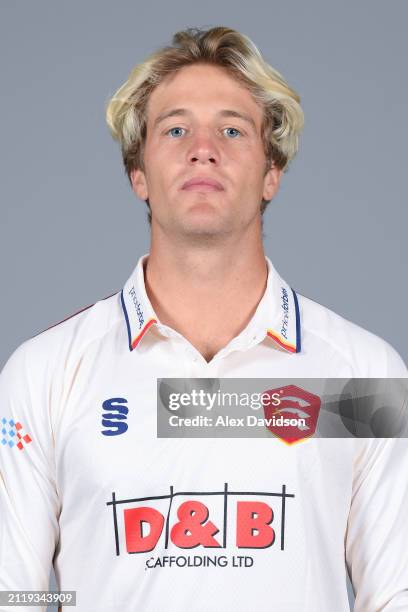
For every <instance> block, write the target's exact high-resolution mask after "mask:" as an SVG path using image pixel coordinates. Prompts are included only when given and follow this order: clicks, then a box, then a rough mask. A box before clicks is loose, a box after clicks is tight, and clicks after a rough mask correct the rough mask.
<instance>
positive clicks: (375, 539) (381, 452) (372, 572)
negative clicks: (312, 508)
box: [345, 438, 408, 612]
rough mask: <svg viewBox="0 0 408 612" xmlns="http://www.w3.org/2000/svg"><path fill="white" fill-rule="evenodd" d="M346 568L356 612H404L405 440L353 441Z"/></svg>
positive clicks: (407, 530) (407, 532)
mask: <svg viewBox="0 0 408 612" xmlns="http://www.w3.org/2000/svg"><path fill="white" fill-rule="evenodd" d="M356 444H358V445H359V448H360V450H359V451H358V452H357V453H356V458H355V463H354V477H353V489H352V499H351V507H350V512H349V517H348V523H347V530H346V536H345V552H346V564H347V568H348V571H349V575H350V580H351V582H352V585H353V589H354V593H355V597H356V600H355V607H354V612H380V611H381V612H403V611H405V612H406V611H407V610H408V487H407V474H408V439H406V438H397V439H384V438H382V439H370V440H364V441H362V440H359V441H356Z"/></svg>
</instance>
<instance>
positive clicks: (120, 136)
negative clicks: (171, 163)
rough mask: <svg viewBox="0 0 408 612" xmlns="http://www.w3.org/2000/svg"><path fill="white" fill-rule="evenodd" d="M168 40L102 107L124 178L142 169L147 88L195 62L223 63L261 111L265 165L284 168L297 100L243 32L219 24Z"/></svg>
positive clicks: (292, 151) (293, 145)
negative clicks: (120, 152) (122, 167)
mask: <svg viewBox="0 0 408 612" xmlns="http://www.w3.org/2000/svg"><path fill="white" fill-rule="evenodd" d="M172 43H173V44H172V45H171V46H167V47H163V48H161V49H159V50H158V51H156V52H155V53H153V54H152V55H150V56H149V57H148V58H147V59H146V60H145V61H144V62H142V63H141V64H138V65H137V66H135V67H134V68H133V70H132V71H131V73H130V75H129V78H128V79H127V81H126V82H125V83H124V84H123V85H122V86H121V87H120V88H119V89H118V90H117V91H116V93H115V94H114V95H113V97H112V98H111V99H110V101H109V102H108V104H107V107H106V121H107V123H108V126H109V129H110V132H111V134H112V136H113V138H114V139H115V140H117V141H118V142H119V143H120V145H121V149H122V157H123V163H124V166H125V170H126V174H127V176H128V178H129V180H130V173H131V171H132V170H133V169H136V168H141V169H142V170H143V169H144V165H143V148H144V142H145V138H146V108H147V103H148V100H149V96H150V94H151V92H152V91H153V89H154V88H155V87H157V85H159V83H161V82H162V80H163V79H165V78H166V77H167V76H169V75H170V74H171V73H174V72H175V71H177V70H179V69H181V68H183V67H184V66H188V65H191V64H195V63H205V64H213V65H216V66H220V67H223V68H225V69H226V70H227V71H228V72H229V73H230V75H231V76H233V77H235V78H236V79H237V80H238V81H239V82H240V83H242V84H243V85H245V86H246V87H247V89H248V90H249V91H250V92H251V93H252V95H253V96H254V98H255V99H256V100H257V101H258V102H259V103H260V104H261V105H262V107H263V109H264V119H263V125H262V138H263V142H264V148H265V157H266V168H269V167H270V165H271V162H272V161H273V162H274V164H275V165H276V166H277V167H278V168H280V169H282V170H286V169H287V167H288V164H289V162H290V161H291V160H292V159H293V157H294V156H295V155H296V153H297V150H298V140H299V134H300V132H301V131H302V128H303V111H302V109H301V107H300V104H299V102H300V98H299V96H298V95H297V93H296V92H295V91H294V90H293V89H291V88H290V87H289V85H288V84H287V83H286V81H285V80H284V78H283V77H282V75H281V74H280V73H279V72H278V71H277V70H275V69H274V68H272V66H270V65H269V64H268V63H267V62H265V60H264V59H263V58H262V55H261V54H260V52H259V50H258V49H257V47H256V46H255V45H254V43H253V42H252V41H251V40H250V39H249V38H248V37H247V36H245V35H244V34H241V33H240V32H237V31H236V30H232V29H231V28H227V27H222V26H219V27H214V28H211V29H208V30H201V29H199V28H189V29H187V30H184V31H180V32H177V33H176V34H174V36H173V41H172Z"/></svg>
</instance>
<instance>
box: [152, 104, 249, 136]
mask: <svg viewBox="0 0 408 612" xmlns="http://www.w3.org/2000/svg"><path fill="white" fill-rule="evenodd" d="M191 114H192V113H191V111H189V110H187V109H186V108H173V109H172V110H169V111H165V112H163V113H160V115H158V116H157V117H156V119H155V121H154V127H156V126H157V125H158V124H159V123H161V122H162V121H164V119H167V118H168V117H176V116H186V115H191ZM217 115H218V116H219V117H236V118H237V119H242V120H243V121H246V122H247V123H249V124H250V125H251V126H252V127H253V128H254V130H255V131H256V125H255V121H254V120H253V119H252V117H251V116H250V115H247V114H245V113H241V112H238V111H236V110H232V109H227V108H226V109H223V110H220V111H219V112H218V113H217Z"/></svg>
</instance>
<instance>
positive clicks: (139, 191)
mask: <svg viewBox="0 0 408 612" xmlns="http://www.w3.org/2000/svg"><path fill="white" fill-rule="evenodd" d="M130 180H131V182H132V189H133V191H134V192H135V194H136V195H137V197H138V198H140V199H141V200H147V198H148V197H149V193H148V190H147V181H146V176H145V174H144V172H143V171H142V170H140V168H137V169H135V170H132V171H131V173H130Z"/></svg>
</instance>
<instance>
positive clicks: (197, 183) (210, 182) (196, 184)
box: [181, 177, 224, 191]
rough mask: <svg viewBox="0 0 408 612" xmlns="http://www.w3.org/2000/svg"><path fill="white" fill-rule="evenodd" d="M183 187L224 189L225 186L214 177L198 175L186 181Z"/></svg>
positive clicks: (193, 189) (190, 188) (195, 189)
mask: <svg viewBox="0 0 408 612" xmlns="http://www.w3.org/2000/svg"><path fill="white" fill-rule="evenodd" d="M181 189H182V190H183V191H223V190H224V187H223V186H222V185H221V183H219V182H218V181H216V180H214V179H210V178H204V177H203V178H198V177H197V178H192V179H190V180H189V181H186V182H185V183H184V184H183V186H182V188H181Z"/></svg>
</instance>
